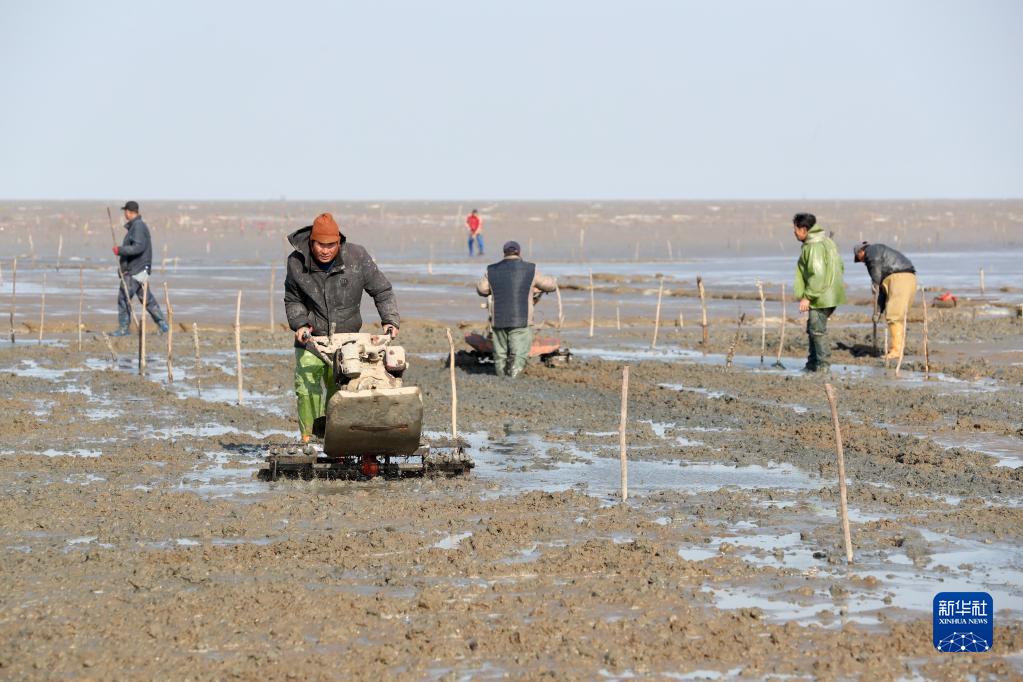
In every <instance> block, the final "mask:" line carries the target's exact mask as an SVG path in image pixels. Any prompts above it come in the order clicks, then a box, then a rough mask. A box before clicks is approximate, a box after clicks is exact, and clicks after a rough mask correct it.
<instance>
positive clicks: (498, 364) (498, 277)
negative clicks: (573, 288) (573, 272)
mask: <svg viewBox="0 0 1023 682" xmlns="http://www.w3.org/2000/svg"><path fill="white" fill-rule="evenodd" d="M520 254H521V249H520V248H519V244H518V242H506V243H505V245H504V259H502V260H501V261H500V262H499V263H494V264H493V265H490V266H488V267H487V272H486V274H484V275H483V277H481V278H480V281H479V282H477V283H476V293H477V294H479V295H480V296H490V295H493V297H494V319H493V322H492V324H491V326H492V327H493V330H494V369H495V370H496V371H497V376H505V375H506V374H507V376H510V377H517V376H518V375H519V374H521V373H522V370H523V369H524V368H525V367H526V361H527V360H528V359H529V349H530V347H531V346H532V345H533V330H532V327H531V326H530V325H532V324H533V303H534V301H535V299H534V294H535V295H536V297H537V298H539V295H540V292H550V291H554V290H555V288H556V287H557V281H556V280H555V279H554V278H553V277H544V276H543V275H541V274H540V273H539V272H537V270H536V265H535V264H534V263H527V262H526V261H524V260H522V256H521V255H520Z"/></svg>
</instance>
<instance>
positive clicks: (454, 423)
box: [447, 327, 458, 441]
mask: <svg viewBox="0 0 1023 682" xmlns="http://www.w3.org/2000/svg"><path fill="white" fill-rule="evenodd" d="M447 333H448V365H449V366H450V368H451V440H452V441H457V440H458V387H457V385H456V384H455V340H454V339H452V338H451V328H450V327H449V328H448V329H447Z"/></svg>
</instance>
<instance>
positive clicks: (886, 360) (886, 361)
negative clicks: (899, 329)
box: [884, 325, 891, 369]
mask: <svg viewBox="0 0 1023 682" xmlns="http://www.w3.org/2000/svg"><path fill="white" fill-rule="evenodd" d="M890 364H891V360H889V359H888V325H885V326H884V368H885V369H888V366H889V365H890Z"/></svg>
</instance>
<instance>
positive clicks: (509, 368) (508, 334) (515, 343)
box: [494, 327, 533, 377]
mask: <svg viewBox="0 0 1023 682" xmlns="http://www.w3.org/2000/svg"><path fill="white" fill-rule="evenodd" d="M532 346H533V330H532V329H530V328H529V327H513V328H507V329H494V369H495V370H496V371H497V376H499V377H501V376H505V374H507V375H508V376H510V377H515V376H518V375H519V374H521V373H522V370H523V369H525V368H526V361H527V360H528V359H529V349H530V348H531V347H532Z"/></svg>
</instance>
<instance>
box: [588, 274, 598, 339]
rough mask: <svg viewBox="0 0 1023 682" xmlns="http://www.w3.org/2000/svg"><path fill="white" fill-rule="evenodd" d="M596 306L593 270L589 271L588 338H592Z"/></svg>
mask: <svg viewBox="0 0 1023 682" xmlns="http://www.w3.org/2000/svg"><path fill="white" fill-rule="evenodd" d="M596 310H597V304H596V301H595V300H594V298H593V270H590V338H591V339H592V338H593V323H594V316H595V315H596Z"/></svg>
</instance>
